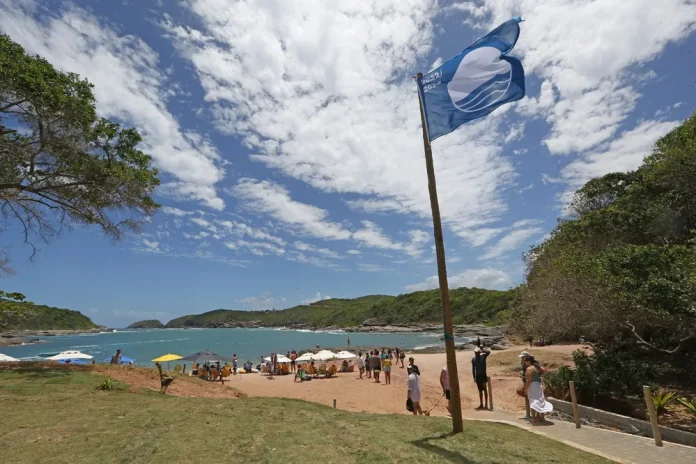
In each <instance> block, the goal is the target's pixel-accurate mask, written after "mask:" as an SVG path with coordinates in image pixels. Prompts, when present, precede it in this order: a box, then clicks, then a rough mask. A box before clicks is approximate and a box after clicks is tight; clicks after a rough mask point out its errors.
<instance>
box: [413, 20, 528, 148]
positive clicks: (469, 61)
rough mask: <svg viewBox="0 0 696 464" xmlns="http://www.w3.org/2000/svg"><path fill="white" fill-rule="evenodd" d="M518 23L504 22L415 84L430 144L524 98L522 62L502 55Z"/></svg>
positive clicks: (509, 46)
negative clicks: (418, 92)
mask: <svg viewBox="0 0 696 464" xmlns="http://www.w3.org/2000/svg"><path fill="white" fill-rule="evenodd" d="M521 21H522V19H520V18H519V17H516V18H513V19H511V20H509V21H506V22H505V23H503V24H501V25H500V26H498V27H497V28H495V29H494V30H492V31H491V32H489V33H488V34H487V35H486V36H484V37H482V38H480V39H478V40H477V41H476V42H474V44H473V45H471V46H470V47H469V48H467V49H465V50H464V51H463V52H461V53H460V54H459V55H457V56H455V57H454V58H452V59H451V60H449V61H447V62H446V63H444V64H443V65H442V66H440V67H439V68H437V69H434V70H433V71H430V72H429V73H428V74H426V75H425V76H423V77H421V78H420V79H419V80H418V86H419V87H420V92H421V97H422V99H423V107H424V109H425V120H426V123H427V125H428V135H429V136H430V141H431V142H432V141H433V140H435V139H436V138H438V137H441V136H443V135H445V134H449V133H450V132H452V131H453V130H455V129H456V128H457V127H459V126H461V125H462V124H464V123H467V122H469V121H471V120H474V119H477V118H482V117H484V116H486V115H488V114H490V113H491V112H492V111H493V110H495V109H496V108H498V107H499V106H501V105H504V104H505V103H510V102H513V101H515V100H519V99H521V98H522V97H524V69H522V63H520V60H518V59H517V58H512V57H509V56H507V53H508V52H510V50H512V48H513V47H514V46H515V43H517V38H518V37H519V35H520V25H519V23H520V22H521Z"/></svg>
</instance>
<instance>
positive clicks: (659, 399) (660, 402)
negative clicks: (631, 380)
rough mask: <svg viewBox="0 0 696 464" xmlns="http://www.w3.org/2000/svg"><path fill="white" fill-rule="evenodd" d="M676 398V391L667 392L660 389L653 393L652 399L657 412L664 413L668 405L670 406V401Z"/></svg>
mask: <svg viewBox="0 0 696 464" xmlns="http://www.w3.org/2000/svg"><path fill="white" fill-rule="evenodd" d="M675 399H676V398H675V396H674V393H672V392H669V393H665V392H663V391H658V392H657V393H655V394H653V396H652V400H653V404H654V405H655V412H656V413H657V414H658V415H660V414H664V413H665V411H666V410H667V406H669V405H670V403H672V402H673V401H674V400H675Z"/></svg>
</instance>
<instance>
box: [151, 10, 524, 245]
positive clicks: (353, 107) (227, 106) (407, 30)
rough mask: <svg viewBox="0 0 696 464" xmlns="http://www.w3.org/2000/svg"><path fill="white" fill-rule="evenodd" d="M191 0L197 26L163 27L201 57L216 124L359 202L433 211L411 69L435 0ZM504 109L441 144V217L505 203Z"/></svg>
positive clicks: (478, 218)
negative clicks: (335, 0)
mask: <svg viewBox="0 0 696 464" xmlns="http://www.w3.org/2000/svg"><path fill="white" fill-rule="evenodd" d="M187 5H188V7H189V8H190V9H191V11H193V12H194V13H195V14H196V15H197V16H198V19H199V20H200V23H201V29H200V30H193V29H190V28H188V29H187V28H184V27H181V26H178V25H177V24H173V23H166V24H164V25H163V28H164V29H165V30H166V31H167V32H168V34H170V35H171V37H172V41H173V43H174V44H175V45H176V46H177V47H178V49H179V50H180V51H181V53H182V54H183V55H184V56H185V57H187V58H188V59H189V60H190V61H191V63H192V64H193V66H194V68H195V69H196V71H197V73H198V76H199V79H200V82H201V85H202V86H203V89H204V91H205V93H206V99H207V100H208V101H210V102H212V104H213V106H214V109H213V114H214V117H215V120H216V122H217V124H218V126H219V128H220V129H221V130H222V131H224V132H227V133H232V134H235V135H238V136H240V137H241V138H242V139H243V140H244V142H245V143H246V144H247V146H248V147H249V149H250V150H252V151H253V153H254V155H252V159H253V160H256V161H259V162H261V163H264V164H265V165H266V166H268V167H271V168H274V169H277V170H279V171H281V172H282V173H283V174H285V175H288V176H291V177H294V178H296V179H300V180H302V181H304V182H306V183H307V184H309V185H311V186H313V187H315V188H317V189H320V190H324V191H328V192H338V193H353V194H358V195H361V196H362V197H361V198H359V199H354V200H351V201H350V203H349V204H350V205H351V206H352V207H354V208H357V209H359V210H362V211H373V212H390V211H395V212H398V213H402V214H416V215H418V216H420V217H423V218H429V217H430V214H431V212H430V202H429V197H428V190H427V180H426V175H425V169H424V162H423V153H422V135H421V131H420V117H419V110H418V99H417V98H416V92H415V86H414V84H413V82H412V80H411V79H410V76H411V75H412V73H413V70H414V69H416V67H417V65H418V60H419V59H422V58H424V57H425V56H426V55H427V53H428V52H429V51H430V50H431V48H432V40H433V31H432V18H433V17H434V16H435V15H436V14H437V13H438V11H437V5H436V2H435V0H427V1H423V0H389V1H388V0H371V1H363V2H324V1H319V0H313V1H303V2H272V3H268V2H261V1H255V0H247V1H240V2H234V3H228V2H224V3H222V2H220V1H218V0H190V1H188V2H187ZM366 31H369V33H366ZM506 113H507V110H506V109H500V110H498V111H497V112H496V113H494V114H493V115H491V116H490V117H488V118H486V119H485V120H480V121H478V122H475V123H472V124H468V125H467V127H466V130H460V131H456V132H455V133H453V134H451V135H449V136H448V137H446V138H442V139H440V140H438V141H436V142H435V144H434V149H435V152H436V154H435V161H436V168H437V171H438V173H437V174H438V184H439V187H440V204H441V210H442V211H441V212H442V217H443V222H444V224H445V225H448V226H450V227H452V228H453V230H455V231H456V230H464V229H470V228H476V227H480V226H483V225H485V224H488V223H490V222H493V221H496V220H498V219H499V218H500V217H501V215H502V214H503V213H504V212H505V211H506V209H507V204H506V202H505V200H504V198H503V197H502V195H501V189H502V188H503V187H505V186H507V185H509V184H510V183H512V182H513V180H514V169H513V166H512V165H511V163H510V162H509V161H508V160H507V159H506V158H504V157H502V155H501V152H502V140H503V139H504V136H505V134H506V133H507V131H505V129H506V126H507V125H506V124H505V123H504V122H505V121H506V117H505V114H506ZM365 115H369V117H365ZM462 153H466V160H465V162H464V161H463V158H462ZM336 232H337V233H338V235H343V234H342V233H341V232H340V231H336ZM335 235H336V234H331V236H332V237H334V236H335Z"/></svg>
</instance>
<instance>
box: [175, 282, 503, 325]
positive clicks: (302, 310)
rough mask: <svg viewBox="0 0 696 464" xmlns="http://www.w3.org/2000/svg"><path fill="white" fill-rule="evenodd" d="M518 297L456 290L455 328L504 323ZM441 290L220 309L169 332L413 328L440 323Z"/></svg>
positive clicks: (185, 320)
mask: <svg viewBox="0 0 696 464" xmlns="http://www.w3.org/2000/svg"><path fill="white" fill-rule="evenodd" d="M513 297H514V290H508V291H498V290H483V289H480V288H465V287H462V288H457V289H454V290H451V291H450V301H451V308H452V316H453V320H454V323H455V324H472V323H477V322H490V321H494V320H500V319H501V317H502V316H503V315H504V314H506V312H507V309H508V306H509V304H510V302H511V301H512V299H513ZM441 314H442V313H441V312H440V292H439V290H437V289H436V290H427V291H422V292H414V293H407V294H403V295H399V296H389V295H370V296H363V297H360V298H355V299H341V298H332V299H329V300H321V301H317V302H316V303H312V304H310V305H300V306H295V307H292V308H288V309H283V310H265V311H235V310H227V309H217V310H214V311H209V312H207V313H203V314H196V315H189V316H182V317H178V318H176V319H173V320H171V321H169V322H168V323H167V325H166V327H224V326H234V325H245V324H256V325H260V326H288V325H306V326H309V327H312V328H317V327H330V326H338V327H354V326H358V325H362V324H363V323H364V322H366V321H368V323H372V324H375V325H378V324H396V325H399V324H412V323H429V322H433V323H434V322H439V321H441V320H442V315H441Z"/></svg>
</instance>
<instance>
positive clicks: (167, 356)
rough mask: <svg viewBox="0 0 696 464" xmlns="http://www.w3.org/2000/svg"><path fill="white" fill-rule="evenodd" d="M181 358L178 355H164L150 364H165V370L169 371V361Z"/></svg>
mask: <svg viewBox="0 0 696 464" xmlns="http://www.w3.org/2000/svg"><path fill="white" fill-rule="evenodd" d="M181 358H183V356H179V355H178V354H172V353H167V354H165V355H162V356H160V357H159V358H155V359H153V360H152V362H165V361H166V362H167V370H169V361H177V360H179V359H181Z"/></svg>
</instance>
